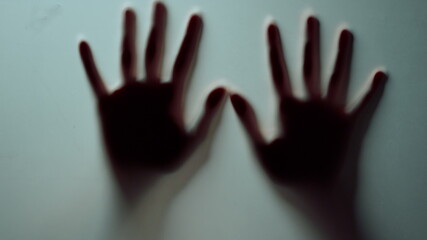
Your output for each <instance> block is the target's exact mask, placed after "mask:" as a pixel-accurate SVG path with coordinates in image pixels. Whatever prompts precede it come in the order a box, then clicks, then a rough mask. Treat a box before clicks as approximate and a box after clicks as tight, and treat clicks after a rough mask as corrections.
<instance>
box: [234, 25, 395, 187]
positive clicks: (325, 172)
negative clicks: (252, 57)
mask: <svg viewBox="0 0 427 240" xmlns="http://www.w3.org/2000/svg"><path fill="white" fill-rule="evenodd" d="M306 34H307V36H306V38H307V40H306V45H305V55H304V56H305V59H304V67H303V68H304V69H303V70H304V82H305V86H306V89H307V93H308V100H306V101H303V100H300V99H297V98H296V97H295V96H294V95H293V93H292V90H291V85H290V81H289V76H288V71H287V67H286V64H285V60H284V55H283V50H282V45H281V38H280V33H279V29H278V27H277V26H276V25H275V24H271V25H270V26H269V27H268V42H269V57H270V64H271V71H272V76H273V81H274V86H275V89H276V91H277V94H278V96H279V101H280V122H281V127H282V128H281V133H280V136H279V137H278V138H277V139H275V140H274V141H272V142H271V143H267V142H266V140H265V139H264V137H263V136H262V134H261V131H260V129H259V127H258V124H257V121H256V117H255V113H254V110H253V109H252V107H251V105H250V104H249V103H248V101H247V100H246V99H245V98H244V97H242V96H241V95H238V94H233V95H232V96H231V101H232V104H233V107H234V109H235V111H236V113H237V115H238V117H239V119H240V120H241V121H242V123H243V125H244V127H245V129H246V131H247V132H248V134H249V136H250V139H251V141H252V143H253V145H254V147H255V151H256V153H257V155H258V157H259V160H260V163H261V165H262V166H263V168H264V169H265V170H266V172H267V173H268V175H269V176H270V177H271V178H272V179H274V180H275V181H277V182H279V183H281V184H286V185H292V186H294V185H298V186H300V185H310V186H313V185H318V184H321V185H323V184H325V183H330V182H331V181H333V180H334V179H335V178H336V177H337V176H338V174H339V172H340V170H341V168H342V165H343V161H344V158H345V156H346V154H347V153H348V146H349V143H350V141H351V139H352V137H353V135H357V136H360V134H358V133H357V132H358V131H362V130H361V128H360V127H361V126H362V125H364V124H366V121H364V120H363V119H365V120H366V119H367V117H368V115H369V114H371V113H372V112H373V109H374V106H375V105H376V104H377V103H378V101H379V98H380V96H381V94H382V92H383V89H384V86H385V83H386V80H387V76H386V74H385V73H383V72H377V73H376V74H375V76H374V78H373V81H372V84H371V86H370V89H369V90H368V92H367V94H366V95H365V96H364V97H363V99H362V100H361V103H360V104H359V105H358V106H357V107H356V108H355V109H354V110H353V111H351V112H347V111H346V108H345V107H346V106H345V105H346V98H347V88H348V82H349V76H350V65H351V58H352V48H353V35H352V33H351V32H350V31H348V30H343V31H342V32H341V34H340V38H339V46H338V55H337V59H336V63H335V68H334V71H333V74H332V76H331V79H330V82H329V87H328V91H327V93H326V94H325V96H324V95H323V94H322V92H321V80H320V36H319V35H320V34H319V21H318V20H317V19H316V18H314V17H310V18H308V20H307V32H306Z"/></svg>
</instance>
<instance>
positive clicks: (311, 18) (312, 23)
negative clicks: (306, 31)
mask: <svg viewBox="0 0 427 240" xmlns="http://www.w3.org/2000/svg"><path fill="white" fill-rule="evenodd" d="M319 24H320V23H319V20H318V19H317V18H316V17H315V16H309V17H308V18H307V26H308V28H310V29H312V28H314V27H318V26H319Z"/></svg>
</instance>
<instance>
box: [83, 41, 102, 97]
mask: <svg viewBox="0 0 427 240" xmlns="http://www.w3.org/2000/svg"><path fill="white" fill-rule="evenodd" d="M79 51H80V57H81V59H82V62H83V66H84V68H85V71H86V75H87V77H88V79H89V83H90V85H91V87H92V90H93V91H94V92H95V95H96V96H97V98H98V99H100V98H101V97H104V96H106V95H107V89H106V88H105V85H104V83H103V81H102V79H101V76H100V75H99V72H98V69H97V68H96V64H95V60H94V59H93V54H92V51H91V50H90V46H89V44H88V43H87V42H85V41H82V42H80V45H79Z"/></svg>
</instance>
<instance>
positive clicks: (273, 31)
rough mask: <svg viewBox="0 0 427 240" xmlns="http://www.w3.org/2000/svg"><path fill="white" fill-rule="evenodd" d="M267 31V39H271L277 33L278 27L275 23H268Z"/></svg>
mask: <svg viewBox="0 0 427 240" xmlns="http://www.w3.org/2000/svg"><path fill="white" fill-rule="evenodd" d="M267 33H268V37H269V39H271V40H272V39H275V38H276V37H277V35H278V33H279V28H278V27H277V25H276V24H275V23H270V25H268V28H267Z"/></svg>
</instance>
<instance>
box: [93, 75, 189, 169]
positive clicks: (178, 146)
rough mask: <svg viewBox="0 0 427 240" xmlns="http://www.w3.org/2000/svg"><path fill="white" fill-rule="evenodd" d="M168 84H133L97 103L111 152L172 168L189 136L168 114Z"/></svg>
mask: <svg viewBox="0 0 427 240" xmlns="http://www.w3.org/2000/svg"><path fill="white" fill-rule="evenodd" d="M171 90H172V88H171V85H170V84H155V85H150V84H144V83H134V84H131V85H129V86H125V87H123V88H121V89H119V90H117V91H116V92H114V93H113V94H111V95H110V96H108V97H107V98H105V99H103V100H102V101H101V102H100V112H101V119H102V121H103V128H104V132H105V135H106V139H107V144H108V146H109V149H110V152H111V154H112V155H113V156H114V157H115V158H117V159H120V160H121V161H130V162H140V163H141V164H143V165H144V166H145V167H150V168H162V169H171V168H174V167H175V166H176V165H177V163H178V161H179V158H177V156H181V155H182V154H183V152H184V151H185V150H186V149H187V145H188V143H189V135H188V134H187V132H186V131H185V129H184V128H183V127H182V125H180V124H179V123H178V121H177V120H176V119H175V118H174V117H173V116H172V114H171V111H170V109H171V107H172V106H171V105H172V104H171V103H172V94H171V92H172V91H171Z"/></svg>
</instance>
